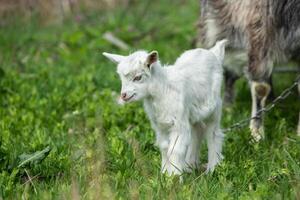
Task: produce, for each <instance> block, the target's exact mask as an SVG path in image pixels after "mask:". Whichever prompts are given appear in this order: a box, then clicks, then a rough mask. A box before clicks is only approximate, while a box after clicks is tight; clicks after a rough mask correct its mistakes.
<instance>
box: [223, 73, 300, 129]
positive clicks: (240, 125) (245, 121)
mask: <svg viewBox="0 0 300 200" xmlns="http://www.w3.org/2000/svg"><path fill="white" fill-rule="evenodd" d="M299 82H300V75H298V77H297V78H296V79H295V81H294V82H293V84H292V85H291V86H290V87H288V88H286V89H285V90H284V91H283V92H282V93H281V94H280V95H279V96H278V97H276V98H275V99H274V100H273V101H272V102H271V103H270V104H269V105H267V106H266V107H264V108H262V109H260V110H259V111H258V112H257V113H256V115H255V116H254V117H249V118H246V119H243V120H241V121H239V122H237V123H235V124H233V125H232V126H230V127H229V128H226V129H223V132H224V133H226V132H229V131H232V130H234V129H240V128H243V127H244V126H246V125H248V124H249V122H250V121H251V120H253V119H259V118H260V116H261V114H263V113H268V112H270V111H271V110H272V109H273V108H274V107H275V106H276V105H277V104H278V103H279V102H281V101H282V100H284V99H286V98H287V97H288V96H290V95H291V94H292V91H293V89H294V88H295V87H297V85H298V84H299Z"/></svg>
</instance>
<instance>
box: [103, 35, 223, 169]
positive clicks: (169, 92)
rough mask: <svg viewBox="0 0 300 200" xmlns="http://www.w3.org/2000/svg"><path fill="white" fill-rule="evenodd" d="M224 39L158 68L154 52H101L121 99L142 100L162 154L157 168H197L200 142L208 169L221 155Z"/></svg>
mask: <svg viewBox="0 0 300 200" xmlns="http://www.w3.org/2000/svg"><path fill="white" fill-rule="evenodd" d="M225 43H226V41H225V40H222V41H220V42H217V44H216V45H215V46H214V47H213V48H211V49H210V50H205V49H193V50H189V51H186V52H185V53H183V54H182V55H181V56H180V57H179V58H178V59H177V61H176V62H175V64H174V65H173V66H165V67H162V66H161V64H160V61H159V59H158V53H157V52H156V51H153V52H151V53H149V54H148V53H147V52H145V51H137V52H135V53H133V54H131V55H129V56H121V55H115V54H109V53H103V55H104V56H106V57H107V58H109V59H110V60H112V61H113V62H115V63H118V68H117V72H118V74H119V75H120V78H121V81H122V91H121V98H120V99H121V101H123V102H132V101H137V100H141V99H143V100H144V107H145V110H146V113H147V115H148V117H149V119H150V121H151V125H152V128H153V129H154V130H155V133H156V144H157V145H158V147H159V149H160V151H161V156H162V164H161V165H162V172H167V173H168V174H170V175H171V174H181V173H182V172H183V171H190V169H191V168H197V167H199V150H200V143H201V141H202V139H203V138H204V137H206V139H207V143H208V166H207V172H209V171H213V170H214V168H215V166H216V165H217V164H218V163H219V162H220V161H221V159H222V154H221V151H222V143H223V133H222V131H221V129H220V118H221V108H222V100H221V84H222V76H223V69H222V62H223V58H224V51H225V50H224V49H225Z"/></svg>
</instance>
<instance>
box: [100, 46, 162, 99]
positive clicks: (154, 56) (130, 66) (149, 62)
mask: <svg viewBox="0 0 300 200" xmlns="http://www.w3.org/2000/svg"><path fill="white" fill-rule="evenodd" d="M103 55H104V56H105V57H107V58H108V59H109V60H111V61H113V62H114V63H116V64H118V67H117V73H118V74H119V76H120V79H121V81H122V89H121V96H120V103H125V102H132V101H138V100H141V99H143V98H145V97H146V96H147V95H148V86H149V83H150V82H151V75H152V71H153V68H154V67H155V65H160V64H159V60H158V53H157V51H152V52H151V53H147V52H145V51H137V52H135V53H133V54H130V55H129V56H122V55H117V54H110V53H103Z"/></svg>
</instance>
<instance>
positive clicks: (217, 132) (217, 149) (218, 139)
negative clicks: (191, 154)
mask: <svg viewBox="0 0 300 200" xmlns="http://www.w3.org/2000/svg"><path fill="white" fill-rule="evenodd" d="M221 109H222V106H221V103H220V104H219V107H218V108H217V111H216V112H215V113H214V115H213V116H212V117H213V120H212V121H211V122H209V123H208V124H207V127H206V133H205V134H206V139H207V146H208V164H207V169H206V173H208V172H212V171H214V169H215V167H216V165H217V164H219V163H220V162H221V160H222V159H223V155H222V146H223V140H224V134H223V132H222V130H221V129H220V121H221V112H222V111H221Z"/></svg>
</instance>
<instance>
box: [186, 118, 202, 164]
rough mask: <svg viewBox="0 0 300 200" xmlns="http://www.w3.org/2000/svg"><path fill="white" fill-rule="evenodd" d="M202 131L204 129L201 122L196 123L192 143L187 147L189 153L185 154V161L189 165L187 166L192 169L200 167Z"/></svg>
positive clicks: (193, 128)
mask: <svg viewBox="0 0 300 200" xmlns="http://www.w3.org/2000/svg"><path fill="white" fill-rule="evenodd" d="M202 132H203V129H202V128H201V124H196V125H193V126H192V135H191V137H192V140H191V144H190V145H189V146H188V148H187V153H186V156H185V162H186V164H187V165H188V166H187V167H188V168H190V169H198V168H199V164H200V162H199V159H200V158H199V154H200V145H201V140H202Z"/></svg>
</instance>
